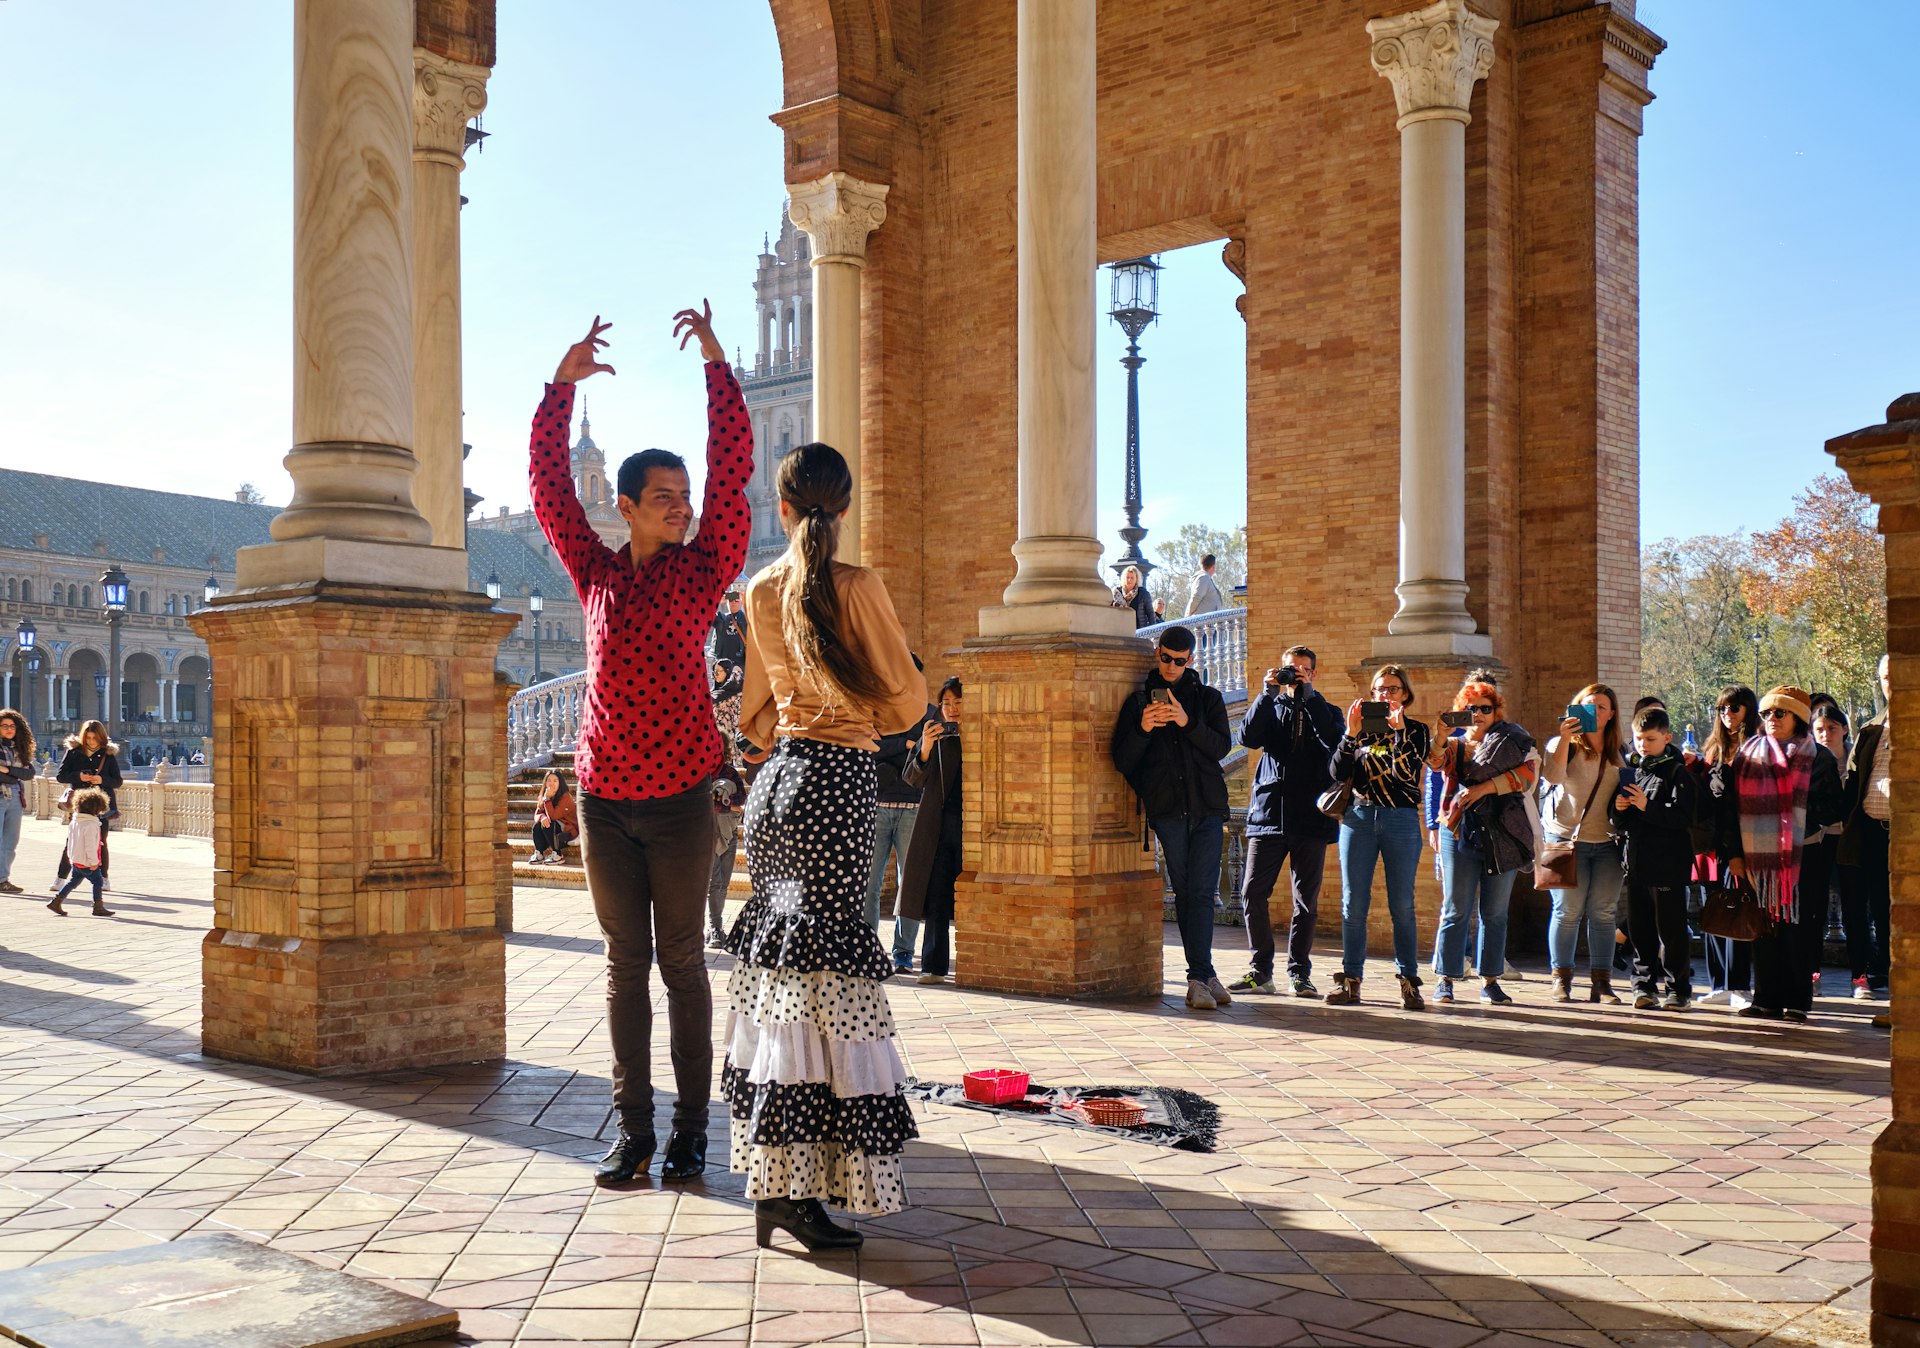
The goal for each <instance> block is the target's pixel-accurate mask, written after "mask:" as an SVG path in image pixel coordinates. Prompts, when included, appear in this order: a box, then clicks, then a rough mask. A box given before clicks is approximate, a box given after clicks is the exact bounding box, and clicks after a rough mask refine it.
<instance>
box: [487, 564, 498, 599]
mask: <svg viewBox="0 0 1920 1348" xmlns="http://www.w3.org/2000/svg"><path fill="white" fill-rule="evenodd" d="M487 598H489V599H492V600H496V601H497V600H498V599H499V598H500V573H499V572H498V571H490V572H488V573H487Z"/></svg>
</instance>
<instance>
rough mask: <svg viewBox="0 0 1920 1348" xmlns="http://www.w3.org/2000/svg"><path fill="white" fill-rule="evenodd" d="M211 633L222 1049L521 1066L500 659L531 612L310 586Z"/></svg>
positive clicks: (211, 981) (217, 1021)
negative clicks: (505, 900)
mask: <svg viewBox="0 0 1920 1348" xmlns="http://www.w3.org/2000/svg"><path fill="white" fill-rule="evenodd" d="M190 621H191V622H192V625H193V626H194V628H195V629H196V630H197V631H199V632H200V633H201V635H202V636H204V637H205V638H206V640H207V645H208V648H209V653H210V655H211V658H212V662H213V675H214V684H213V717H214V719H213V738H214V741H215V743H216V744H217V745H218V747H219V765H220V766H219V771H218V773H217V774H216V777H215V781H214V874H213V923H212V926H213V930H212V931H211V932H209V933H208V935H207V937H206V940H205V942H204V943H203V945H202V947H201V956H202V975H203V982H202V989H201V1007H202V1031H201V1033H202V1039H203V1044H204V1047H205V1051H206V1052H207V1053H209V1054H212V1055H214V1056H217V1057H223V1058H234V1059H238V1060H241V1061H245V1062H256V1063H264V1064H267V1065H269V1066H274V1067H282V1068H286V1069H289V1070H292V1071H299V1072H313V1073H334V1072H355V1071H374V1070H389V1069H393V1068H402V1067H423V1066H430V1065H433V1064H439V1063H448V1062H466V1061H474V1060H477V1059H483V1058H496V1057H499V1056H501V1055H502V1054H503V1053H504V1051H505V1046H506V983H505V973H506V965H505V944H504V941H505V938H504V935H503V933H502V930H501V928H500V925H499V913H498V909H497V900H498V892H499V891H498V882H499V870H498V866H497V852H496V841H497V835H498V833H499V828H500V820H501V819H502V818H503V815H504V808H503V806H504V799H503V788H504V785H505V782H506V761H505V748H504V746H505V735H504V733H503V732H502V728H501V714H502V706H503V701H502V699H501V697H500V695H499V691H498V689H497V686H496V683H495V679H494V669H493V663H494V657H495V654H496V652H497V651H498V649H499V644H500V639H501V637H502V636H504V635H505V634H506V633H507V632H509V631H511V630H512V629H513V627H514V626H515V624H516V619H515V617H514V615H512V614H510V613H500V612H496V611H495V610H494V609H493V608H492V605H491V603H490V601H488V600H487V598H486V597H485V596H484V595H474V594H469V593H467V592H465V591H432V590H403V589H396V588H392V587H382V586H359V585H337V584H331V583H328V582H309V583H306V584H302V585H293V586H288V587H286V588H284V589H280V590H276V591H272V592H264V591H254V592H250V593H246V594H241V595H235V596H233V597H232V598H231V599H229V600H228V601H227V602H224V603H216V604H215V605H213V606H212V607H209V608H207V609H204V610H202V611H201V612H199V613H196V614H194V615H193V616H192V618H191V619H190Z"/></svg>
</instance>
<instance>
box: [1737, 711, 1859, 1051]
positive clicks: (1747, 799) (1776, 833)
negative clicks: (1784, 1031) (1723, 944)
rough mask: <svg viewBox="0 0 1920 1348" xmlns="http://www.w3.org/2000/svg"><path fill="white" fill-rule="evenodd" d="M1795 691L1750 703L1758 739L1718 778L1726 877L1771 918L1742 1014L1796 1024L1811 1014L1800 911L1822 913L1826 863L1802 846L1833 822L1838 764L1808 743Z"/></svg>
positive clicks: (1756, 951)
mask: <svg viewBox="0 0 1920 1348" xmlns="http://www.w3.org/2000/svg"><path fill="white" fill-rule="evenodd" d="M1812 723H1813V713H1812V710H1811V709H1810V708H1809V707H1808V706H1807V695H1806V693H1805V692H1803V691H1801V690H1800V689H1798V688H1794V687H1790V686H1788V687H1780V688H1775V689H1774V690H1773V691H1772V692H1770V693H1768V694H1767V695H1766V696H1765V697H1763V698H1761V699H1760V733H1759V734H1758V735H1755V736H1754V737H1753V738H1752V739H1750V740H1748V741H1747V742H1746V743H1745V744H1743V745H1742V746H1740V752H1739V753H1738V754H1736V755H1735V756H1734V759H1733V763H1732V770H1731V771H1729V772H1725V773H1722V774H1720V777H1719V782H1718V784H1719V786H1720V796H1719V810H1718V820H1719V829H1718V833H1719V838H1718V844H1719V852H1720V859H1721V860H1722V861H1723V862H1724V863H1725V865H1726V873H1727V876H1728V878H1729V879H1731V880H1735V881H1738V882H1740V883H1742V884H1745V885H1748V886H1750V887H1751V888H1752V890H1753V893H1754V896H1755V897H1756V898H1758V899H1759V900H1760V906H1761V907H1763V908H1765V909H1766V910H1767V912H1768V913H1769V915H1771V916H1772V918H1773V923H1774V926H1773V930H1772V931H1770V932H1769V933H1768V934H1767V935H1765V936H1762V937H1760V938H1759V939H1758V940H1756V941H1755V942H1754V943H1753V973H1754V981H1753V1005H1752V1006H1748V1007H1745V1008H1743V1009H1742V1010H1741V1011H1740V1014H1741V1015H1742V1016H1748V1017H1752V1018H1754V1019H1760V1020H1780V1019H1782V1018H1785V1019H1787V1020H1794V1021H1804V1020H1805V1019H1806V1018H1807V1012H1808V1011H1810V1010H1812V1009H1813V986H1812V982H1811V980H1810V979H1809V978H1808V972H1809V969H1808V955H1809V951H1808V945H1807V940H1806V936H1805V933H1804V932H1803V931H1802V930H1801V928H1800V920H1801V908H1802V905H1803V904H1813V903H1818V905H1819V908H1820V912H1821V914H1822V916H1823V917H1824V915H1825V913H1826V897H1827V881H1828V879H1829V877H1830V875H1831V868H1832V857H1831V855H1830V854H1827V853H1823V852H1821V851H1820V850H1819V849H1817V848H1816V849H1814V850H1813V851H1811V852H1809V851H1808V850H1807V848H1806V841H1807V839H1808V838H1809V837H1812V836H1814V835H1817V834H1818V833H1819V832H1820V831H1821V830H1822V829H1824V828H1826V826H1827V825H1829V824H1831V823H1834V822H1836V821H1837V820H1838V819H1839V818H1840V816H1841V812H1842V811H1841V805H1842V798H1841V791H1840V765H1839V763H1838V762H1836V761H1835V759H1834V757H1833V755H1832V754H1831V753H1829V752H1827V749H1826V747H1825V746H1824V745H1822V744H1820V743H1819V742H1818V741H1817V740H1815V739H1814V738H1813V734H1812Z"/></svg>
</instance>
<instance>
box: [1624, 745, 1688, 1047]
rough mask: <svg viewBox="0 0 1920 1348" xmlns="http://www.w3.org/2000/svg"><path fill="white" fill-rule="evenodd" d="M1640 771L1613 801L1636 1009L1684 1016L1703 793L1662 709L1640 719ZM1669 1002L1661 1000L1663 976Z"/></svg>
mask: <svg viewBox="0 0 1920 1348" xmlns="http://www.w3.org/2000/svg"><path fill="white" fill-rule="evenodd" d="M1633 746H1634V750H1635V756H1634V766H1632V767H1630V768H1629V769H1627V772H1628V774H1629V775H1630V780H1629V779H1628V778H1623V779H1622V781H1621V786H1620V791H1619V794H1618V795H1616V796H1615V797H1614V799H1613V811H1612V812H1613V820H1614V826H1615V828H1616V829H1617V830H1618V831H1619V832H1620V833H1621V834H1622V835H1623V836H1624V837H1625V839H1626V873H1627V935H1628V937H1629V939H1630V940H1631V942H1632V945H1633V989H1634V998H1633V1004H1634V1006H1635V1007H1636V1008H1638V1009H1640V1010H1642V1011H1645V1010H1649V1009H1651V1008H1653V1007H1664V1008H1665V1009H1666V1010H1668V1011H1684V1010H1686V1009H1687V1007H1688V1006H1689V1005H1690V1004H1691V1003H1692V1001H1693V959H1692V948H1691V944H1690V942H1691V938H1690V937H1689V936H1688V934H1687V879H1688V875H1689V873H1690V872H1691V870H1692V867H1693V839H1692V832H1691V829H1692V825H1693V821H1694V814H1695V810H1696V808H1697V806H1698V803H1699V787H1698V785H1697V784H1696V783H1695V781H1694V778H1693V774H1692V773H1690V772H1688V771H1687V769H1686V764H1685V763H1684V762H1683V761H1682V759H1681V756H1680V753H1679V751H1678V750H1676V749H1675V748H1674V747H1673V725H1672V722H1671V721H1669V720H1668V718H1667V713H1666V712H1665V711H1664V710H1662V709H1661V708H1659V707H1648V708H1646V709H1644V710H1643V711H1641V712H1640V713H1639V714H1638V715H1636V716H1635V717H1634V718H1633ZM1663 974H1664V975H1665V982H1666V985H1667V999H1666V1001H1665V1002H1662V1001H1661V1000H1660V999H1659V987H1660V983H1661V981H1662V975H1663Z"/></svg>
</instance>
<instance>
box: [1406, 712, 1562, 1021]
mask: <svg viewBox="0 0 1920 1348" xmlns="http://www.w3.org/2000/svg"><path fill="white" fill-rule="evenodd" d="M1505 708H1506V700H1505V699H1504V698H1503V697H1501V695H1500V690H1499V689H1498V688H1496V687H1494V686H1493V685H1492V684H1490V683H1485V682H1481V681H1479V680H1469V681H1468V682H1466V683H1464V684H1462V685H1461V686H1460V691H1459V693H1457V694H1456V695H1455V696H1454V699H1453V709H1454V710H1455V711H1456V712H1466V713H1468V714H1469V715H1470V716H1471V717H1472V722H1471V724H1469V725H1466V726H1463V727H1461V728H1460V729H1458V730H1456V731H1455V732H1454V733H1453V734H1452V735H1450V736H1448V737H1447V738H1446V739H1444V740H1441V741H1440V742H1439V743H1438V744H1436V745H1435V746H1434V747H1433V751H1432V753H1431V755H1430V756H1429V757H1428V760H1427V762H1428V765H1429V766H1430V767H1431V768H1432V769H1433V770H1434V772H1435V773H1436V774H1438V776H1439V779H1440V787H1439V790H1438V791H1437V792H1429V793H1428V801H1429V807H1430V810H1431V813H1430V815H1429V817H1428V819H1427V827H1428V829H1429V830H1430V831H1431V832H1432V833H1433V835H1434V850H1435V851H1436V852H1437V853H1439V857H1440V892H1441V900H1440V929H1439V930H1438V931H1437V932H1436V933H1435V934H1434V941H1433V972H1434V974H1435V975H1436V982H1435V985H1434V997H1435V999H1436V1000H1437V1001H1442V1002H1451V1001H1452V1000H1453V980H1454V979H1456V978H1462V977H1464V976H1465V975H1466V958H1467V927H1468V924H1469V923H1471V922H1472V921H1473V916H1474V912H1475V910H1476V909H1478V911H1479V914H1480V944H1479V948H1478V949H1477V950H1476V952H1475V954H1474V968H1475V970H1476V971H1477V972H1478V973H1479V975H1480V978H1481V988H1480V1000H1481V1001H1483V1002H1487V1003H1490V1004H1492V1005H1495V1006H1506V1005H1509V1004H1511V1003H1512V1001H1513V998H1512V997H1510V996H1508V995H1507V992H1506V990H1505V989H1504V988H1502V987H1501V986H1500V976H1501V975H1502V974H1504V973H1506V971H1507V905H1508V904H1509V903H1510V902H1511V900H1512V898H1513V881H1514V877H1515V876H1516V875H1518V874H1519V873H1520V869H1521V867H1523V866H1527V865H1531V864H1532V862H1533V824H1532V822H1531V821H1530V820H1529V819H1528V817H1527V806H1526V800H1525V795H1526V793H1527V792H1528V791H1530V790H1531V789H1532V787H1533V783H1534V775H1535V769H1534V766H1533V763H1532V761H1531V759H1532V758H1533V753H1534V745H1533V737H1532V736H1531V735H1529V734H1527V732H1526V731H1524V730H1522V729H1521V728H1520V727H1519V726H1517V725H1514V724H1513V723H1512V722H1511V721H1508V720H1506V719H1505V718H1504V716H1503V715H1502V713H1503V712H1504V710H1505Z"/></svg>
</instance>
